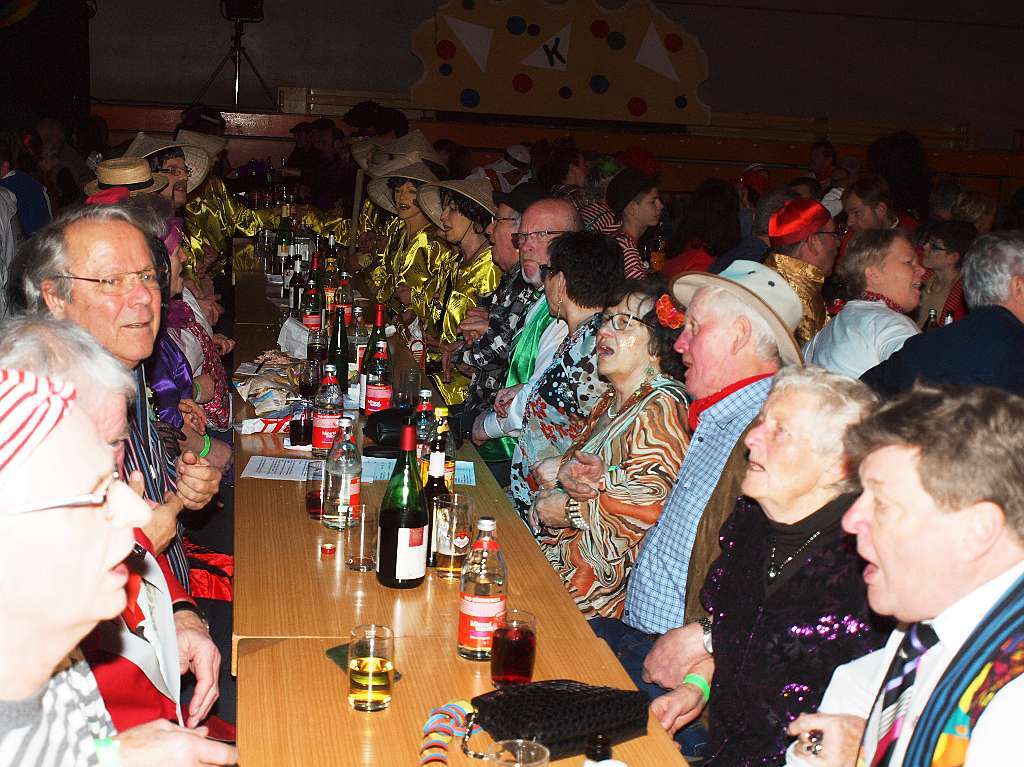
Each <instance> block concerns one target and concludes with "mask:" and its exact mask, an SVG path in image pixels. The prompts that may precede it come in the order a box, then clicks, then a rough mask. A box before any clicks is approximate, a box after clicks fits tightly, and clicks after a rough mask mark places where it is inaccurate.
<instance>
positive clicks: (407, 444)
mask: <svg viewBox="0 0 1024 767" xmlns="http://www.w3.org/2000/svg"><path fill="white" fill-rule="evenodd" d="M398 449H399V450H402V451H406V450H415V449H416V427H415V426H403V427H402V436H401V438H400V440H399V443H398Z"/></svg>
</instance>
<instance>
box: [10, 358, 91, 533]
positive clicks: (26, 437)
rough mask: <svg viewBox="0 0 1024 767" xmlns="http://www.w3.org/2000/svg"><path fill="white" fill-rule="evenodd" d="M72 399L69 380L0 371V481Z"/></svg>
mask: <svg viewBox="0 0 1024 767" xmlns="http://www.w3.org/2000/svg"><path fill="white" fill-rule="evenodd" d="M74 400H75V387H74V386H72V385H71V384H69V383H63V382H60V381H53V380H50V379H49V378H43V377H41V376H36V375H34V374H33V373H28V372H26V371H24V370H12V369H3V370H0V482H2V481H3V480H4V479H6V478H7V477H8V476H10V474H9V472H10V471H11V470H13V469H14V468H16V467H17V466H18V465H19V464H20V463H21V461H22V460H24V458H26V457H27V456H28V454H29V453H31V452H32V451H33V450H35V448H36V447H38V446H39V444H40V443H41V442H42V441H43V440H44V439H46V437H47V436H48V435H49V434H50V432H51V431H53V429H54V427H56V426H57V424H58V423H60V422H61V420H63V418H64V416H65V415H67V412H68V408H69V407H70V406H71V403H72V402H74ZM0 513H2V512H0Z"/></svg>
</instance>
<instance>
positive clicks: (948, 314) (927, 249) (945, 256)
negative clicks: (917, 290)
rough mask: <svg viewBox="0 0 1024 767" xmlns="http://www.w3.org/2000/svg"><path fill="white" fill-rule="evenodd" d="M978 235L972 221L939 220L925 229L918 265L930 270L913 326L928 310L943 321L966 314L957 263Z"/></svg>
mask: <svg viewBox="0 0 1024 767" xmlns="http://www.w3.org/2000/svg"><path fill="white" fill-rule="evenodd" d="M977 237H978V230H977V229H975V228H974V224H969V223H967V222H966V221H940V222H938V223H937V224H935V226H933V227H931V229H929V230H928V236H927V237H926V238H925V240H924V242H923V243H922V245H921V265H922V266H923V267H924V268H925V269H928V270H930V271H931V276H930V277H928V279H927V281H926V282H925V284H924V287H923V288H922V289H921V305H920V306H919V307H917V326H918V327H923V326H924V324H925V323H926V322H927V321H928V314H929V312H930V311H932V310H934V311H935V316H936V319H937V320H938V321H939V322H940V323H942V324H945V323H946V322H956V321H957V320H962V319H963V318H964V317H966V316H967V302H966V301H965V300H964V286H963V283H962V282H961V280H960V266H961V264H962V263H963V257H964V253H966V252H967V249H968V248H970V247H971V243H972V242H974V241H975V240H976V239H977Z"/></svg>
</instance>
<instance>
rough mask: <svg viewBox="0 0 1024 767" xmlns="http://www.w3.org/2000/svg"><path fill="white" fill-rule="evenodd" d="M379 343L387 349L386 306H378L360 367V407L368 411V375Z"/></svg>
mask: <svg viewBox="0 0 1024 767" xmlns="http://www.w3.org/2000/svg"><path fill="white" fill-rule="evenodd" d="M378 342H383V344H384V349H385V350H386V349H387V345H388V337H387V335H386V334H385V332H384V304H377V316H376V318H375V319H374V321H373V332H372V333H370V338H369V339H368V340H367V342H366V349H367V350H366V351H365V352H364V353H363V358H362V360H360V367H359V407H361V408H362V409H363V410H365V409H366V374H367V367H368V365H369V361H370V358H371V357H372V356H373V355H374V354H376V352H377V346H378Z"/></svg>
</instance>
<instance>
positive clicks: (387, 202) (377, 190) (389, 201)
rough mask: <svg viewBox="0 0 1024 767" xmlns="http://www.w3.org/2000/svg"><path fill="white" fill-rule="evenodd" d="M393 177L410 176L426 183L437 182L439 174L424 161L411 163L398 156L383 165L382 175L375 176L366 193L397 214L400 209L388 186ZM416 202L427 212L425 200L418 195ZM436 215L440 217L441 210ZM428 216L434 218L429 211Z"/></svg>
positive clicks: (374, 200)
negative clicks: (424, 204)
mask: <svg viewBox="0 0 1024 767" xmlns="http://www.w3.org/2000/svg"><path fill="white" fill-rule="evenodd" d="M392 178H408V179H411V180H413V181H422V182H424V183H425V184H430V183H436V182H437V176H435V175H434V174H433V173H432V172H431V170H430V168H428V167H427V166H426V165H424V164H423V163H422V162H414V163H409V162H407V161H406V160H405V159H404V158H396V159H395V160H392V161H391V162H390V163H388V164H387V165H386V166H382V167H381V173H380V175H378V176H376V177H374V178H373V179H372V180H371V181H370V183H369V184H368V185H367V187H366V193H367V195H369V197H370V199H371V200H373V202H374V203H375V204H376V205H377V206H378V207H381V208H383V209H384V210H386V211H388V212H389V213H394V214H395V215H397V214H398V209H397V208H396V207H395V197H394V194H393V193H392V191H391V189H389V188H388V179H392ZM416 203H417V205H419V206H420V210H423V212H424V213H426V212H427V211H426V210H425V209H424V208H423V201H422V200H420V199H419V196H418V195H417V200H416ZM436 215H437V216H438V217H440V215H441V214H440V211H437V212H436ZM427 217H428V218H430V219H431V220H433V218H434V217H433V216H431V215H430V214H429V213H427Z"/></svg>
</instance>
